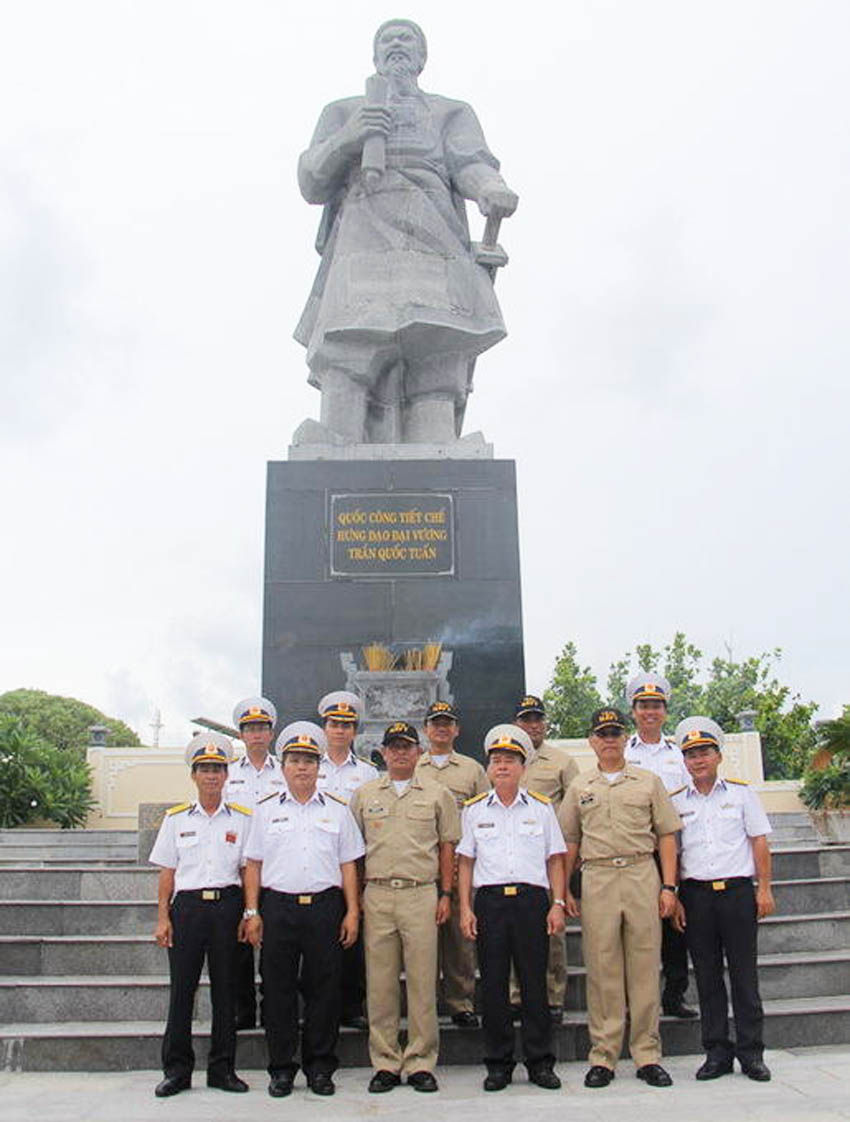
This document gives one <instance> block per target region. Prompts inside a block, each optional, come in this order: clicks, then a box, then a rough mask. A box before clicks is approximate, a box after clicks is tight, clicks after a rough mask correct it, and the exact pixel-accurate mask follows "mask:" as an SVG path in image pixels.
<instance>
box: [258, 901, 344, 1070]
mask: <svg viewBox="0 0 850 1122" xmlns="http://www.w3.org/2000/svg"><path fill="white" fill-rule="evenodd" d="M299 899H302V900H303V899H307V897H299V896H297V895H289V894H287V893H282V892H274V891H273V890H271V889H266V890H265V891H264V892H263V898H262V902H261V904H260V912H261V914H262V917H263V947H262V951H261V953H260V971H261V973H262V976H263V1013H264V1021H265V1029H266V1042H267V1044H268V1049H269V1067H268V1070H269V1075H271V1076H272V1077H274V1076H278V1075H284V1074H292V1075H294V1074H295V1072H296V1071H297V1070H298V1064H297V1063H295V1059H294V1057H295V1052H296V1050H297V1047H298V991H299V981H298V978H299V968H300V973H301V987H300V988H301V993H302V995H303V997H304V1031H303V1035H302V1039H301V1063H302V1066H303V1068H304V1071H305V1073H306V1074H307V1075H308V1076H310V1075H313V1074H316V1073H318V1072H326V1073H327V1074H328V1075H330V1074H331V1073H332V1072H334V1071H336V1068H337V1063H338V1061H337V1057H336V1043H337V1037H338V1036H339V1014H340V982H341V969H342V947H341V945H340V942H339V929H340V924H341V923H342V917H343V915H344V913H345V902H344V899H343V895H342V891H341V889H339V888H329V889H326V890H325V891H324V892H319V893H315V894H314V895H313V896H311V897H309V899H310V903H309V904H299V903H298V901H299Z"/></svg>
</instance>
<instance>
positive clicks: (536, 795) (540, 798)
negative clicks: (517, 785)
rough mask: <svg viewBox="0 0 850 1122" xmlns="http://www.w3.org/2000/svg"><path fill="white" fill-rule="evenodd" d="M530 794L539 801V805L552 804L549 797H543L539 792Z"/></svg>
mask: <svg viewBox="0 0 850 1122" xmlns="http://www.w3.org/2000/svg"><path fill="white" fill-rule="evenodd" d="M528 793H529V795H531V797H532V798H533V799H537V801H538V802H539V803H551V801H552V800H551V799H550V798H549V796H548V795H541V794H540V793H539V792H538V791H529V792H528Z"/></svg>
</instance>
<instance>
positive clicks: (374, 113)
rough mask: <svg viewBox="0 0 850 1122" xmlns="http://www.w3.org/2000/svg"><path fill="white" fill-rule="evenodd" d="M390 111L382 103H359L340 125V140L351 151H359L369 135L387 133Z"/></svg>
mask: <svg viewBox="0 0 850 1122" xmlns="http://www.w3.org/2000/svg"><path fill="white" fill-rule="evenodd" d="M391 124H392V113H391V112H390V110H389V109H387V108H385V107H384V106H383V105H361V106H360V108H359V109H357V110H355V111H354V113H352V114H351V116H350V117H349V118H348V120H347V121H346V122H345V124H344V125H343V126H342V129H341V130H340V132H341V134H342V135H341V137H340V139H341V141H342V143H343V145H344V146H345V147H346V148H348V149H350V150H351V151H356V152H359V151H360V149H361V148H362V147H363V144H364V142H365V141H366V140H368V139H369V137H370V136H383V137H386V136H388V135H389V131H390V125H391Z"/></svg>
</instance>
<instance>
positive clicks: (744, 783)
mask: <svg viewBox="0 0 850 1122" xmlns="http://www.w3.org/2000/svg"><path fill="white" fill-rule="evenodd" d="M726 782H727V783H737V784H738V786H739V787H749V783H748V782H747V781H746V779H733V778H732V777H731V776H730V775H727V776H726Z"/></svg>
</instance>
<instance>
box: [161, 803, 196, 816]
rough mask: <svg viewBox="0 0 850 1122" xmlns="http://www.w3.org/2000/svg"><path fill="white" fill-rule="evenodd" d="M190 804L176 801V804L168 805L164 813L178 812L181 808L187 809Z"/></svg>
mask: <svg viewBox="0 0 850 1122" xmlns="http://www.w3.org/2000/svg"><path fill="white" fill-rule="evenodd" d="M191 805H192V804H191V803H178V804H177V806H170V807H169V808H168V810H167V811H166V812H165V813H166V814H179V813H180V811H181V810H188V809H189V807H190V806H191Z"/></svg>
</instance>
